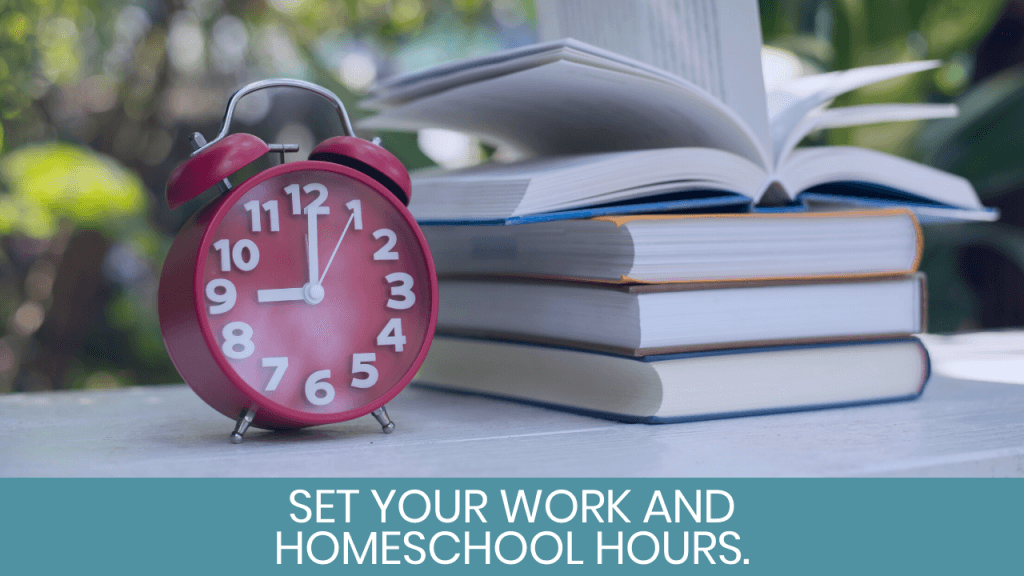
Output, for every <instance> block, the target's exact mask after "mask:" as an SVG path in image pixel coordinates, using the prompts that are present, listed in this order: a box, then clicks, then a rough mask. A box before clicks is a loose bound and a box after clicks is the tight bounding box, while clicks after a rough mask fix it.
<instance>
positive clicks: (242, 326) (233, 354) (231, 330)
mask: <svg viewBox="0 0 1024 576" xmlns="http://www.w3.org/2000/svg"><path fill="white" fill-rule="evenodd" d="M221 335H222V336H223V337H224V345H223V346H221V351H223V352H224V355H225V356H227V357H228V358H231V359H232V360H244V359H246V358H248V357H249V356H252V353H253V352H255V351H256V345H255V344H253V343H252V326H249V325H248V324H246V323H245V322H228V324H227V326H224V330H223V331H222V332H221ZM239 347H241V349H239Z"/></svg>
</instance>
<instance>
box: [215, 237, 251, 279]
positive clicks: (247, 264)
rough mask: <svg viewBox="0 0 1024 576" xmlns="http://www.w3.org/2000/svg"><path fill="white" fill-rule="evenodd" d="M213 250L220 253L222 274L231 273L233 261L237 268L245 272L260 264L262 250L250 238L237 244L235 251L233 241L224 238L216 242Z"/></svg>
mask: <svg viewBox="0 0 1024 576" xmlns="http://www.w3.org/2000/svg"><path fill="white" fill-rule="evenodd" d="M213 248H214V249H215V250H217V252H220V271H221V272H230V271H231V262H232V260H233V261H234V263H235V267H236V268H238V269H239V270H242V271H243V272H248V271H250V270H252V269H253V268H255V267H256V265H257V264H259V263H260V249H259V248H258V247H257V246H256V243H255V242H253V241H252V240H249V239H248V238H243V239H241V240H239V241H238V242H236V243H235V247H234V248H233V249H232V248H231V241H230V240H228V239H227V238H224V239H223V240H217V241H216V242H214V243H213Z"/></svg>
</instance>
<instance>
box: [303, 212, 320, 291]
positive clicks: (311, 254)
mask: <svg viewBox="0 0 1024 576" xmlns="http://www.w3.org/2000/svg"><path fill="white" fill-rule="evenodd" d="M317 213H318V210H316V209H315V208H314V209H313V210H310V209H309V206H307V207H306V216H307V222H308V228H307V235H306V260H307V262H308V263H309V284H310V286H318V285H319V284H320V251H319V250H318V247H317V234H316V217H317Z"/></svg>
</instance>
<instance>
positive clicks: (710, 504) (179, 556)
mask: <svg viewBox="0 0 1024 576" xmlns="http://www.w3.org/2000/svg"><path fill="white" fill-rule="evenodd" d="M0 487H2V488H3V492H2V494H3V497H2V501H3V507H2V508H3V514H2V521H3V523H2V528H0V530H2V533H3V535H2V538H0V547H2V550H3V556H2V560H0V562H2V567H3V570H2V571H3V573H7V574H48V573H57V571H65V570H76V571H85V572H94V571H95V572H97V573H104V574H147V575H150V574H181V573H185V572H195V573H199V574H213V573H225V574H227V573H230V574H244V575H247V576H249V575H259V574H293V573H318V574H337V573H347V572H370V571H373V572H374V573H378V572H379V573H394V574H435V573H442V572H443V573H445V574H455V573H461V574H478V573H480V571H481V570H483V571H486V572H487V573H491V572H500V573H509V574H512V573H521V572H523V571H525V570H530V571H531V572H533V573H552V574H554V573H558V574H561V573H566V572H573V573H577V574H595V573H597V574H602V573H607V574H618V573H622V572H623V571H625V570H628V571H629V572H630V573H645V574H668V573H672V574H679V573H680V571H683V572H700V573H724V572H727V573H737V572H743V573H749V574H822V573H828V574H860V573H864V572H868V571H870V572H872V573H933V574H956V573H997V572H998V573H1009V572H1014V573H1016V572H1019V570H1020V560H1019V557H1018V554H1017V553H1016V552H1015V550H1017V547H1018V546H1019V545H1020V542H1021V541H1022V539H1024V528H1022V523H1021V519H1022V518H1024V483H1022V481H1020V480H949V479H942V480H809V479H807V480H804V479H797V480H736V479H722V480H714V479H703V480H671V479H659V480H653V479H641V480H623V479H565V480H560V479H543V480H541V479H522V480H520V479H461V480H430V479H407V480H392V479H358V480H350V479H333V480H332V479H309V480H292V479H289V480H277V479H274V480H266V479H216V480H213V479H203V480H199V479H196V480H137V479H136V480H107V479H78V480H69V479H4V480H0Z"/></svg>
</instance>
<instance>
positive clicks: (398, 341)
mask: <svg viewBox="0 0 1024 576" xmlns="http://www.w3.org/2000/svg"><path fill="white" fill-rule="evenodd" d="M377 346H394V347H395V352H401V351H402V350H403V349H404V348H405V336H403V335H402V319H401V318H392V319H391V320H388V323H387V325H386V326H384V329H383V330H381V331H380V334H377Z"/></svg>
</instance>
